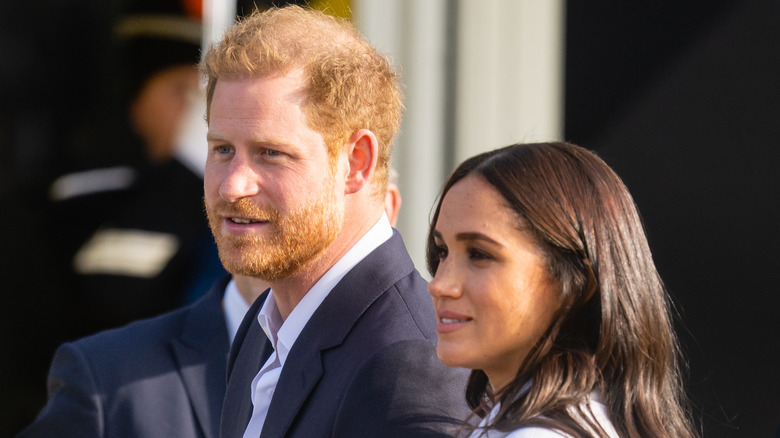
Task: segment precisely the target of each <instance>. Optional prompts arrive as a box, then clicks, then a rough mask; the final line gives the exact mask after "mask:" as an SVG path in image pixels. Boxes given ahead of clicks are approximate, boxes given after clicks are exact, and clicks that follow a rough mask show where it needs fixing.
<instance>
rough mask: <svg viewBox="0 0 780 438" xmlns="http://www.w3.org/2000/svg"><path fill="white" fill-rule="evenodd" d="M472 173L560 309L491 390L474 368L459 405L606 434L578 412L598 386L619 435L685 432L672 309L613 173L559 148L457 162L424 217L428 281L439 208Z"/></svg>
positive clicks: (571, 148)
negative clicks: (539, 266)
mask: <svg viewBox="0 0 780 438" xmlns="http://www.w3.org/2000/svg"><path fill="white" fill-rule="evenodd" d="M471 174H474V175H477V176H479V177H481V178H483V179H484V180H485V181H487V182H488V183H489V184H491V185H492V186H493V187H495V188H496V190H498V192H499V193H501V194H502V196H503V197H504V198H505V200H506V203H507V205H508V206H509V207H510V208H511V209H512V210H513V211H514V212H515V213H516V214H517V215H518V216H519V218H520V221H519V222H520V223H518V227H522V230H523V231H525V232H528V233H530V234H531V235H532V236H533V237H534V239H535V240H536V242H537V243H538V244H539V246H540V248H541V249H542V252H543V254H544V257H545V262H546V265H547V268H548V269H549V271H550V273H551V274H552V275H553V277H554V278H555V279H556V280H557V281H558V283H559V286H560V293H561V299H562V303H563V304H562V306H561V308H560V310H559V311H558V313H557V314H556V315H555V317H554V319H553V323H552V325H551V326H550V328H549V329H548V330H547V332H546V333H545V334H544V335H543V336H542V338H541V339H540V340H539V341H538V342H537V344H536V345H535V346H534V348H533V349H532V350H531V352H530V353H529V354H528V356H527V357H526V358H525V360H524V362H523V364H522V365H521V367H520V369H519V370H518V373H517V375H516V377H515V378H514V380H513V381H512V382H511V383H510V384H509V385H507V386H506V387H505V388H504V389H502V390H501V391H500V392H499V393H498V394H494V393H493V392H492V389H491V386H490V383H489V381H488V378H487V376H486V375H485V373H484V372H483V371H481V370H474V371H472V374H471V377H470V379H469V383H468V388H467V391H466V399H467V402H468V404H469V406H470V407H471V408H472V409H473V410H474V412H475V414H477V415H479V416H482V417H484V416H485V415H486V414H487V413H488V412H489V411H490V409H491V405H493V404H495V403H500V405H501V407H500V411H499V414H498V416H497V417H496V418H495V420H494V421H493V422H492V424H490V425H489V426H488V427H489V428H494V429H498V430H505V431H506V430H513V429H516V428H518V427H522V426H543V427H550V428H555V429H558V430H561V431H563V432H566V433H569V434H572V435H573V436H589V435H591V434H592V433H594V431H596V432H597V433H598V434H599V435H603V436H606V434H605V433H604V431H603V430H601V428H600V427H599V426H598V425H597V424H595V423H594V422H592V421H590V420H589V418H591V417H590V415H587V413H586V412H583V411H582V410H583V409H585V410H587V409H589V408H587V406H588V405H587V401H588V400H589V396H590V394H591V393H592V392H593V391H597V392H598V393H600V395H601V397H602V399H603V402H604V404H605V405H606V406H607V410H608V413H609V417H610V419H611V421H612V423H613V425H614V427H615V429H616V431H617V432H618V434H619V435H620V436H622V437H672V436H673V437H692V436H694V432H693V430H692V427H691V423H690V421H689V417H688V409H687V407H686V406H687V403H686V398H685V396H684V393H683V390H682V383H681V377H680V371H679V361H678V358H679V357H680V351H679V346H678V341H677V339H676V336H675V334H674V332H673V328H672V322H671V316H670V308H671V305H670V302H669V299H668V296H667V294H666V291H665V289H664V287H663V284H662V282H661V279H660V277H659V275H658V272H657V270H656V267H655V264H654V262H653V259H652V255H651V254H650V248H649V245H648V243H647V238H646V237H645V232H644V227H643V226H642V223H641V221H640V218H639V214H638V212H637V209H636V206H635V204H634V201H633V199H632V198H631V195H630V194H629V192H628V190H627V189H626V187H625V185H624V184H623V182H622V181H621V180H620V178H619V177H618V176H617V175H616V174H615V172H614V171H612V169H610V168H609V166H607V165H606V164H605V163H604V161H602V160H601V159H600V158H599V157H598V156H596V155H595V154H594V153H592V152H590V151H588V150H586V149H584V148H581V147H579V146H575V145H572V144H568V143H536V144H525V145H521V144H516V145H511V146H507V147H504V148H500V149H496V150H493V151H490V152H485V153H482V154H480V155H477V156H475V157H472V158H470V159H468V160H466V161H465V162H463V163H462V164H461V165H460V166H459V167H458V168H457V169H456V170H455V172H454V173H453V174H452V176H451V177H450V179H449V181H447V183H446V185H445V186H444V189H443V191H442V194H441V196H440V197H439V202H438V205H437V207H436V210H435V213H434V216H433V219H432V222H431V231H430V232H429V234H428V242H427V262H428V269H429V271H430V272H431V274H433V275H435V273H436V270H437V268H438V263H439V258H438V257H437V254H436V245H435V244H434V239H433V230H434V227H435V225H436V223H437V221H438V217H439V211H440V209H441V202H442V200H443V198H444V195H445V194H446V193H447V192H448V191H449V190H450V188H451V187H452V186H453V185H454V184H456V183H457V182H458V181H460V180H461V179H463V178H464V177H466V176H467V175H471ZM529 381H532V382H533V385H531V388H530V390H528V391H527V392H525V389H524V388H523V385H525V384H526V382H529ZM583 422H584V423H585V425H583Z"/></svg>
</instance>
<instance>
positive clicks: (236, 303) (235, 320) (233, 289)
mask: <svg viewBox="0 0 780 438" xmlns="http://www.w3.org/2000/svg"><path fill="white" fill-rule="evenodd" d="M223 303H224V304H223V305H224V306H225V324H227V331H228V336H229V337H230V343H231V344H232V343H233V338H235V337H236V332H237V331H238V327H239V326H240V325H241V321H243V320H244V315H246V312H247V310H249V303H247V302H246V300H245V299H244V297H243V296H242V295H241V292H239V291H238V286H237V285H236V281H235V280H233V279H231V280H230V282H229V283H228V285H227V287H225V295H224V297H223Z"/></svg>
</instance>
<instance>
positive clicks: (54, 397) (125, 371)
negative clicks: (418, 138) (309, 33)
mask: <svg viewBox="0 0 780 438" xmlns="http://www.w3.org/2000/svg"><path fill="white" fill-rule="evenodd" d="M391 175H395V171H394V170H393V169H391ZM400 207H401V194H400V192H399V190H398V186H397V185H396V184H395V182H394V181H391V182H390V184H388V186H387V194H386V195H385V212H386V213H387V216H388V218H390V223H391V224H392V225H393V226H395V220H396V218H397V217H398V209H399V208H400ZM266 288H267V287H266V286H265V284H263V283H262V282H260V281H258V279H256V278H251V277H246V276H241V275H237V276H234V277H233V278H232V280H231V279H229V278H225V279H223V280H222V281H220V282H218V283H217V284H215V285H214V287H212V289H211V291H210V292H209V293H208V294H207V295H206V296H205V297H204V298H202V299H200V300H199V301H198V302H196V303H195V304H193V305H191V306H189V307H186V308H184V309H181V310H176V311H173V312H170V313H168V314H165V315H162V316H160V317H157V318H153V319H149V320H144V321H138V322H135V323H132V324H129V325H127V326H125V327H122V328H120V329H116V330H109V331H105V332H102V333H99V334H96V335H93V336H89V337H87V338H84V339H81V340H78V341H76V342H73V343H67V344H64V345H62V346H61V347H60V348H59V349H58V350H57V352H56V354H55V356H54V361H53V363H52V366H51V369H50V371H49V403H48V404H47V405H46V407H45V408H44V409H43V410H42V411H41V413H40V415H39V416H38V418H37V419H36V421H35V422H34V423H33V424H32V425H30V426H29V427H27V428H26V429H25V430H24V431H23V432H22V433H21V434H20V435H19V438H33V437H49V436H58V437H73V438H87V437H100V438H104V437H106V438H107V437H139V438H140V437H143V438H154V437H160V438H167V437H171V436H176V437H204V438H217V436H218V435H219V415H220V411H221V409H222V400H223V398H224V396H225V368H226V366H227V354H228V350H229V345H230V344H229V342H232V340H233V337H234V336H235V333H236V330H238V325H239V323H240V322H241V320H242V319H243V317H244V314H245V313H246V311H247V309H249V305H250V304H251V303H253V302H254V301H255V299H256V298H257V297H258V296H259V295H260V293H261V292H263V291H264V290H265V289H266Z"/></svg>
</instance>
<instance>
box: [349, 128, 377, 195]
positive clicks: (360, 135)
mask: <svg viewBox="0 0 780 438" xmlns="http://www.w3.org/2000/svg"><path fill="white" fill-rule="evenodd" d="M346 151H347V157H348V159H349V171H348V172H347V178H346V187H345V191H346V193H347V194H351V193H356V192H358V191H360V190H361V189H362V188H363V187H365V186H367V185H368V183H369V180H370V179H371V176H372V175H373V174H374V170H375V169H376V161H377V157H378V155H379V142H377V139H376V136H375V135H374V133H373V132H371V131H369V130H368V129H358V130H357V131H355V132H354V133H352V135H351V136H350V137H349V141H348V143H347V146H346Z"/></svg>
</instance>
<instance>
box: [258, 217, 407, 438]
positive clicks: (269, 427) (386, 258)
mask: <svg viewBox="0 0 780 438" xmlns="http://www.w3.org/2000/svg"><path fill="white" fill-rule="evenodd" d="M413 270H414V265H413V263H412V261H411V259H410V258H409V255H408V253H407V252H406V248H405V247H404V245H403V241H402V240H401V237H400V235H399V234H398V232H397V231H394V233H393V237H392V238H391V239H390V240H388V241H387V242H385V243H384V244H382V245H380V246H379V247H378V248H377V249H376V250H374V251H373V252H372V253H371V254H369V255H368V256H366V258H364V259H363V260H362V261H361V262H360V263H358V264H357V265H356V266H355V267H354V268H353V269H352V270H351V271H350V272H348V273H347V275H345V276H344V278H343V279H342V280H341V281H340V282H339V283H338V284H337V285H336V286H335V287H334V288H333V290H332V291H331V292H330V293H329V294H328V296H327V297H326V298H325V300H324V301H323V302H322V304H321V305H320V307H319V308H318V309H317V310H316V311H315V312H314V314H313V315H312V317H311V319H310V320H309V322H308V323H307V324H306V326H305V327H304V328H303V331H301V334H300V335H299V336H298V339H297V340H296V341H295V344H294V345H293V347H292V349H291V350H290V354H289V355H288V356H287V361H286V362H285V364H284V368H283V369H282V373H281V375H280V376H279V382H278V383H277V386H276V388H277V390H276V391H274V395H273V399H272V400H271V405H270V406H269V408H268V415H267V417H266V421H265V424H264V425H263V431H262V433H261V437H280V436H284V435H285V434H286V433H287V432H288V430H289V428H290V426H291V425H292V423H293V421H294V420H295V417H296V416H297V415H299V414H300V408H301V406H303V404H304V402H305V401H306V399H307V398H308V397H309V394H310V393H311V392H312V390H314V388H315V386H316V385H317V382H319V381H320V379H321V377H322V375H323V369H322V351H323V350H325V349H328V348H331V347H334V346H337V345H339V344H341V343H342V342H343V341H344V338H345V337H346V336H347V334H348V333H349V331H350V329H351V328H352V327H353V326H354V324H355V323H356V322H357V320H358V318H360V316H361V315H362V314H363V312H365V311H366V309H368V307H369V306H370V305H371V303H373V302H374V301H375V300H376V299H377V298H378V297H379V296H380V295H382V294H383V293H384V292H385V291H386V290H387V289H389V288H390V287H391V286H392V285H393V284H394V283H395V282H397V281H399V280H400V279H401V278H403V277H405V276H407V275H409V273H410V272H412V271H413ZM258 326H259V324H258ZM261 331H262V330H261ZM268 344H269V345H270V343H268ZM258 370H259V367H258V368H257V369H256V370H255V374H256V373H257V371H258ZM252 378H254V374H253V375H252ZM248 385H251V380H250V382H249V383H248ZM249 404H250V406H251V401H250V402H249Z"/></svg>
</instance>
